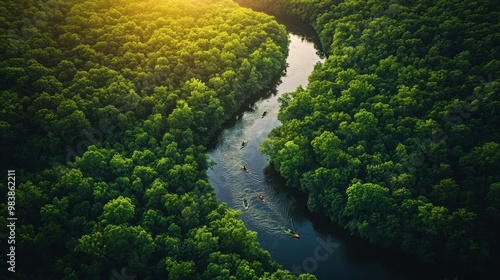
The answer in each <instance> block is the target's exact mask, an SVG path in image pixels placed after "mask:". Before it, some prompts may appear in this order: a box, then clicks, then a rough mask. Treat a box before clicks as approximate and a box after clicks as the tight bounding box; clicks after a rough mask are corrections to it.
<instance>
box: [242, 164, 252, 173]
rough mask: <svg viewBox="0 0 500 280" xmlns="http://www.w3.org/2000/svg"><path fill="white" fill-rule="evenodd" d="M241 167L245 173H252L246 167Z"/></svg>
mask: <svg viewBox="0 0 500 280" xmlns="http://www.w3.org/2000/svg"><path fill="white" fill-rule="evenodd" d="M240 167H241V169H243V171H245V172H246V173H248V172H250V171H248V169H247V168H246V167H245V166H243V165H241V166H240Z"/></svg>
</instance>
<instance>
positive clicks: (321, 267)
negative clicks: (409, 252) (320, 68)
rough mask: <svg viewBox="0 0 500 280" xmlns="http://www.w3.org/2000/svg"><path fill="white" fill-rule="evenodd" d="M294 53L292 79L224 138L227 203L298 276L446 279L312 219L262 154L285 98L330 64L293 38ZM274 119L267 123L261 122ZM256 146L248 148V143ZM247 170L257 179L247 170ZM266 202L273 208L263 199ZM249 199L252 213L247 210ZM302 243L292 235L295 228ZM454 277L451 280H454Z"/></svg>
mask: <svg viewBox="0 0 500 280" xmlns="http://www.w3.org/2000/svg"><path fill="white" fill-rule="evenodd" d="M290 40H291V43H290V53H289V56H288V59H287V62H288V65H289V66H288V68H287V74H286V76H284V77H282V79H281V83H280V84H278V85H277V87H276V89H275V90H273V91H271V92H270V94H268V96H267V97H263V98H261V99H259V100H257V101H255V102H252V103H251V104H250V105H249V107H248V109H247V110H245V111H244V112H242V113H241V114H240V115H238V116H237V117H235V119H234V120H233V122H231V123H230V124H229V125H228V127H227V128H226V129H225V130H224V131H223V132H222V133H221V135H220V136H219V138H218V139H217V141H216V143H215V148H214V149H213V150H211V151H210V152H209V157H210V159H211V160H213V161H214V162H216V163H217V164H216V165H215V166H214V167H213V168H212V169H211V170H209V171H208V175H209V179H210V183H211V184H212V186H214V188H215V192H216V194H217V197H218V199H219V201H221V202H226V203H227V204H228V206H229V207H231V208H234V209H239V210H241V211H242V215H241V219H242V220H243V221H244V222H245V224H246V226H247V228H249V229H250V230H253V231H256V232H257V233H258V241H259V242H260V244H261V245H262V247H263V248H265V249H267V250H268V251H269V252H270V253H271V257H272V258H273V259H274V260H275V261H277V262H278V263H280V264H281V265H282V266H283V267H284V268H286V269H288V270H290V271H292V272H294V273H300V272H302V273H304V272H309V273H313V274H315V275H316V276H317V278H318V279H320V280H322V279H443V280H444V279H445V277H444V276H443V275H440V274H439V273H432V272H431V271H430V270H428V269H427V268H424V267H422V266H420V265H416V264H415V265H414V264H413V261H412V260H411V259H409V258H407V257H405V256H402V255H401V254H399V253H397V252H391V251H387V250H383V249H381V248H379V247H377V246H371V245H370V244H368V243H367V242H365V241H364V240H360V239H358V238H354V237H351V236H349V235H348V234H347V233H346V232H345V231H344V230H343V229H341V228H338V227H337V226H335V225H333V224H331V223H330V222H329V221H328V220H327V219H326V218H324V217H321V215H318V214H311V213H310V212H309V211H308V209H307V207H306V202H307V201H306V199H305V198H304V195H302V194H301V193H299V192H297V191H293V190H290V188H287V187H286V186H285V185H284V183H283V182H282V180H281V179H280V177H279V176H278V175H277V174H275V172H273V171H272V169H271V168H269V167H268V160H267V157H266V156H265V155H261V154H260V153H259V151H258V149H259V146H260V144H261V143H262V140H263V139H265V138H266V137H267V135H268V133H269V132H270V131H271V130H272V129H273V128H274V127H276V126H278V125H279V124H280V122H279V121H278V120H277V113H278V111H279V103H278V98H279V97H280V96H281V95H282V94H283V93H285V92H290V91H294V90H295V89H296V88H297V86H299V85H302V86H303V87H306V86H307V82H308V80H307V78H308V76H309V74H310V73H311V71H312V70H313V67H314V65H315V64H316V63H317V62H319V61H323V59H322V58H320V57H319V56H318V54H319V52H317V50H316V49H315V48H314V44H313V43H311V42H310V41H307V40H306V39H305V37H301V36H299V35H293V34H290ZM264 111H267V112H268V113H267V115H266V116H265V117H261V116H262V114H263V112H264ZM244 140H248V144H247V146H245V147H244V148H242V149H241V148H240V147H241V143H242V141H244ZM241 165H245V166H246V167H247V168H248V170H249V173H245V172H244V171H243V170H242V169H241V167H240V166H241ZM258 194H262V195H264V196H265V200H266V203H264V202H262V201H261V200H260V199H259V198H258V197H257V195H258ZM243 198H246V199H247V200H248V201H249V203H250V206H249V209H248V210H244V209H243V207H242V200H243ZM294 226H295V229H296V230H297V232H298V233H299V234H300V236H301V238H300V239H295V238H293V237H290V236H287V235H285V234H284V232H283V231H284V230H285V229H288V228H293V227H294ZM453 278H454V277H453V276H451V277H450V276H448V279H453Z"/></svg>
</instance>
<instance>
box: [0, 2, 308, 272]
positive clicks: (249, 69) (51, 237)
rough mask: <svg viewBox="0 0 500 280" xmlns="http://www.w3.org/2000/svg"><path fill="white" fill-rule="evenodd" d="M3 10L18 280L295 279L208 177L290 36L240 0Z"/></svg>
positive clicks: (3, 80)
mask: <svg viewBox="0 0 500 280" xmlns="http://www.w3.org/2000/svg"><path fill="white" fill-rule="evenodd" d="M0 10H1V13H0V15H1V16H0V22H1V24H0V36H1V40H0V45H1V47H0V50H1V53H0V103H1V104H2V109H1V111H0V112H1V115H0V131H1V133H0V137H1V146H0V149H1V153H2V161H1V167H2V168H1V169H2V170H7V169H15V170H16V175H17V182H16V184H17V185H16V203H17V204H16V212H15V215H16V217H17V230H16V232H17V233H18V235H17V237H16V238H17V239H16V254H17V256H22V260H19V262H18V263H17V266H16V271H17V272H16V274H15V277H17V278H18V279H109V278H110V277H112V276H113V275H114V274H115V273H118V274H120V272H121V273H122V275H123V272H124V271H125V273H126V275H135V276H139V275H140V278H141V279H161V278H163V279H165V278H168V279H296V278H297V277H295V276H293V275H291V273H290V272H288V271H285V270H281V269H280V267H279V265H278V264H276V263H275V262H273V261H272V260H271V258H270V255H269V253H268V252H267V251H265V250H263V249H262V248H260V246H259V244H258V243H257V241H256V233H255V232H251V231H248V230H247V229H246V228H245V226H244V224H243V222H242V221H241V220H240V219H239V218H238V215H239V213H238V211H235V210H231V209H228V208H227V206H226V205H225V204H222V205H219V204H218V203H217V201H216V198H215V195H214V192H213V188H212V187H211V186H210V185H209V183H208V181H207V175H206V170H207V168H208V167H209V166H210V164H209V163H208V161H207V156H206V154H205V146H206V145H207V144H208V141H209V139H210V138H211V137H213V136H214V134H215V133H216V132H217V131H219V130H220V129H221V125H222V124H223V123H224V122H225V121H226V120H227V119H228V118H229V117H230V116H231V115H233V114H234V113H235V111H236V110H237V109H238V108H239V107H240V106H241V104H243V102H245V101H246V100H247V99H248V98H250V97H251V96H252V95H254V94H256V93H259V92H260V91H262V90H263V89H265V88H266V87H268V86H269V85H270V83H271V82H272V81H273V80H274V79H276V78H277V77H279V76H280V74H281V73H282V71H283V70H284V68H285V56H286V54H287V44H288V39H287V34H286V31H285V28H284V26H282V25H279V24H278V23H277V22H276V21H275V20H274V19H273V18H272V17H270V16H267V15H265V14H262V13H256V12H253V11H251V10H249V9H246V8H241V7H239V6H238V5H236V4H234V3H233V2H232V1H229V0H211V1H208V0H207V1H189V0H112V1H98V0H69V1H58V0H48V1H33V0H23V1H2V2H1V3H0ZM5 181H6V180H5ZM2 195H5V193H2ZM4 201H5V200H2V204H0V205H1V207H0V209H2V213H7V204H6V203H4ZM6 223H7V220H6V218H5V216H4V215H2V217H1V218H0V224H1V225H2V226H3V228H5V225H6ZM0 260H2V263H4V264H5V263H6V255H5V254H2V256H1V257H0ZM311 277H313V276H311V275H303V276H300V277H298V279H311Z"/></svg>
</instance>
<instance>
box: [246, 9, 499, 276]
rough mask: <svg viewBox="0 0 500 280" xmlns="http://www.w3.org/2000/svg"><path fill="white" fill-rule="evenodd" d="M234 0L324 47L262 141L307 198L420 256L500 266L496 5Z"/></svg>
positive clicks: (370, 236) (348, 224) (379, 240)
mask: <svg viewBox="0 0 500 280" xmlns="http://www.w3.org/2000/svg"><path fill="white" fill-rule="evenodd" d="M237 2H240V3H242V4H245V5H249V6H254V7H260V8H261V9H265V10H266V11H271V12H274V13H278V14H285V15H292V16H295V17H297V18H300V19H302V20H304V21H306V22H309V23H310V24H311V25H312V26H313V27H314V28H315V30H316V31H317V33H318V34H319V37H320V40H321V42H322V45H323V49H324V51H325V52H326V53H327V55H328V59H327V60H326V61H325V62H324V63H323V64H318V65H317V67H316V68H315V70H314V72H313V73H312V74H311V76H310V78H309V85H308V87H307V89H303V88H298V89H297V90H296V91H295V92H293V93H291V94H287V95H284V96H283V97H282V98H281V106H282V108H281V110H280V113H279V119H280V121H281V122H282V126H280V127H278V128H277V129H275V130H274V131H273V132H272V133H271V135H270V139H268V140H266V141H265V142H264V143H263V144H262V146H261V151H262V152H263V153H265V154H268V155H269V156H270V160H271V164H272V165H273V166H274V167H275V169H276V170H278V171H279V172H280V174H281V175H282V176H283V177H284V178H285V179H286V180H287V182H288V185H290V186H292V187H297V188H299V189H301V190H302V191H304V192H306V193H307V194H308V207H309V208H310V209H311V210H313V211H315V212H319V213H323V214H325V215H327V216H328V217H329V218H330V219H331V220H332V221H334V222H336V223H338V224H340V225H342V226H344V227H345V228H346V229H347V230H349V231H350V232H351V233H352V234H355V235H358V236H361V237H362V238H364V239H367V240H369V241H370V242H372V243H376V244H380V245H382V246H384V247H390V246H395V247H399V248H401V249H402V250H403V251H404V252H407V253H409V254H412V255H414V256H416V257H417V258H418V259H420V260H421V261H423V262H428V263H446V264H451V265H456V266H457V267H460V266H463V265H465V266H466V267H472V268H474V269H477V270H481V269H483V268H484V264H485V263H489V264H495V263H496V264H498V262H499V261H500V258H499V254H498V252H499V251H500V250H499V248H500V246H499V243H498V240H499V238H498V237H499V234H500V175H499V172H498V170H500V119H499V116H498V112H500V103H499V101H500V100H499V99H500V94H499V89H500V88H499V86H500V41H499V38H500V36H499V35H500V23H499V21H498V19H499V18H500V11H499V10H500V8H499V6H498V3H497V2H496V1H462V0H454V1H424V0H421V1H404V0H401V1H378V0H370V1H358V0H345V1H329V0H322V1H320V0H290V1H288V0H280V1H269V0H255V1H253V0H241V1H237ZM340 2H341V3H340Z"/></svg>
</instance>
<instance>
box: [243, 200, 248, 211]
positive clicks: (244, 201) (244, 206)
mask: <svg viewBox="0 0 500 280" xmlns="http://www.w3.org/2000/svg"><path fill="white" fill-rule="evenodd" d="M243 208H245V210H248V201H247V200H246V198H244V199H243Z"/></svg>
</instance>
